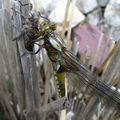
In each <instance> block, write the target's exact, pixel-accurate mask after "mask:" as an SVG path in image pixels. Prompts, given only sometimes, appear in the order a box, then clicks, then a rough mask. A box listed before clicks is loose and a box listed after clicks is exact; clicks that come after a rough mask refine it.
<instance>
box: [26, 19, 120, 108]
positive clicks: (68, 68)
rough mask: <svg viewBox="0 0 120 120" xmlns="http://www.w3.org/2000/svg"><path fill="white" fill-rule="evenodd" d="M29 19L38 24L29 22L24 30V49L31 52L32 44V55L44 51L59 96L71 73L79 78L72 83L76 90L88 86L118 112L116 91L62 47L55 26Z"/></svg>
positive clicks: (62, 93) (119, 103)
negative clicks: (66, 76)
mask: <svg viewBox="0 0 120 120" xmlns="http://www.w3.org/2000/svg"><path fill="white" fill-rule="evenodd" d="M31 19H32V21H37V23H38V24H37V27H36V25H34V22H31V24H30V26H31V27H30V26H29V27H28V28H27V29H26V32H25V35H26V36H27V38H28V39H27V40H26V41H25V48H26V49H27V50H28V51H30V52H33V46H34V44H36V45H38V46H39V49H38V50H37V52H35V53H34V54H37V53H38V52H39V51H40V49H41V48H45V49H46V51H47V53H48V56H49V58H50V60H51V61H52V63H53V68H54V71H55V76H56V77H57V81H58V82H57V83H58V86H59V92H60V95H61V96H64V95H65V87H64V76H65V73H68V74H69V73H73V74H75V75H77V77H78V78H79V79H78V81H77V82H76V81H73V82H76V84H78V88H77V89H79V90H81V88H82V87H79V84H82V85H84V86H89V88H90V91H91V92H92V93H93V94H95V95H96V96H98V97H100V98H101V99H103V100H105V101H107V102H106V104H107V105H110V104H111V103H112V105H113V107H115V108H117V109H116V110H120V94H119V93H118V92H117V91H116V90H112V89H111V87H110V86H109V85H107V84H105V83H104V82H103V81H101V80H100V79H99V78H98V77H97V76H96V75H94V74H92V73H91V72H90V71H89V70H88V69H86V68H85V67H84V66H83V65H82V64H81V63H80V62H79V61H78V60H77V58H76V57H75V56H74V55H73V54H72V52H70V51H68V50H67V49H66V47H65V46H64V45H63V40H62V38H61V37H60V36H59V35H58V34H57V33H55V24H54V23H52V22H50V21H49V20H46V21H43V22H42V23H39V22H38V20H37V19H35V18H31ZM42 40H43V43H42V44H38V43H37V42H38V41H42ZM60 76H62V77H63V78H62V77H60ZM60 79H62V80H60ZM69 81H70V80H69ZM108 100H109V101H108Z"/></svg>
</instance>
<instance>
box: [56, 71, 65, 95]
mask: <svg viewBox="0 0 120 120" xmlns="http://www.w3.org/2000/svg"><path fill="white" fill-rule="evenodd" d="M55 80H56V84H57V89H58V93H59V96H60V97H64V96H65V73H64V72H56V73H55Z"/></svg>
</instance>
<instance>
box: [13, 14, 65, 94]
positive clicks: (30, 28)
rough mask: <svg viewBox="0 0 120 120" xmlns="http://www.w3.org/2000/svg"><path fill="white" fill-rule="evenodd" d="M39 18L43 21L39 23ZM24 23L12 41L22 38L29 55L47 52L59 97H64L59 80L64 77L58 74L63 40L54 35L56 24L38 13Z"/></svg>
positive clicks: (61, 82)
mask: <svg viewBox="0 0 120 120" xmlns="http://www.w3.org/2000/svg"><path fill="white" fill-rule="evenodd" d="M41 18H43V19H44V20H43V21H40V19H41ZM26 21H27V22H25V23H26V24H25V25H24V26H23V31H22V33H21V34H20V35H19V36H17V37H16V38H14V39H13V40H17V39H19V38H20V37H23V38H24V46H25V49H26V50H27V51H28V53H30V54H37V53H38V52H39V51H40V50H41V48H45V49H46V50H47V52H48V56H49V58H50V60H51V61H52V63H53V68H54V73H55V79H56V83H57V87H58V91H59V95H60V96H65V87H64V80H61V78H62V79H64V77H65V76H64V73H61V72H59V73H58V69H59V67H58V66H60V63H59V62H60V60H61V55H60V54H61V51H62V46H63V45H62V44H63V40H62V39H61V38H60V36H59V35H58V34H57V33H55V30H56V24H55V23H53V22H50V21H49V19H48V18H46V17H43V16H42V15H41V14H40V13H37V14H31V16H30V18H28V19H27V20H26ZM39 41H42V42H43V43H42V44H39V43H38V42H39ZM34 45H37V46H38V49H37V50H36V51H34ZM61 76H63V77H61Z"/></svg>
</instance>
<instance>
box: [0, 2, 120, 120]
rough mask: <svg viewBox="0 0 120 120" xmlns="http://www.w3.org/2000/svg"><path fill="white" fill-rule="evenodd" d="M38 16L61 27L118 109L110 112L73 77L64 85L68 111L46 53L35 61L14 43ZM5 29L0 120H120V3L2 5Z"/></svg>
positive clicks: (0, 22)
mask: <svg viewBox="0 0 120 120" xmlns="http://www.w3.org/2000/svg"><path fill="white" fill-rule="evenodd" d="M37 12H40V13H41V15H42V16H45V17H47V18H48V19H49V20H50V21H51V22H54V23H55V24H56V30H55V32H56V33H58V34H59V36H61V38H62V39H63V40H64V42H63V44H64V46H65V47H66V48H67V49H68V50H69V51H71V52H72V53H73V54H74V55H75V56H76V57H77V59H78V61H79V62H80V63H81V64H82V65H83V66H84V67H85V68H86V69H89V71H90V74H96V76H97V77H98V78H100V79H101V81H102V80H103V83H106V84H107V85H108V87H109V88H110V89H111V91H112V90H113V92H114V93H115V95H116V96H117V95H118V103H117V104H116V103H115V106H114V105H112V104H109V106H107V107H106V103H107V102H108V101H111V99H106V97H105V95H103V96H104V98H102V97H99V96H97V95H95V94H96V91H95V93H94V92H93V90H91V89H92V88H90V89H89V86H87V87H86V88H84V87H83V86H82V85H79V82H78V81H77V77H78V76H74V75H72V74H71V75H68V76H67V75H66V77H65V82H64V84H65V92H66V93H65V96H66V97H68V98H69V102H70V106H69V107H68V106H67V107H66V108H64V106H63V105H64V102H65V97H62V98H61V97H59V95H58V91H59V90H58V88H57V85H56V80H55V76H54V70H53V66H52V62H51V61H50V59H49V58H48V55H47V52H46V50H45V49H41V50H40V52H39V53H38V54H36V55H31V54H28V53H27V51H26V49H25V46H24V40H23V39H25V38H24V37H22V38H20V39H19V40H16V41H13V39H14V38H15V37H17V36H19V34H20V33H21V31H22V30H23V26H24V19H27V18H28V17H29V16H30V15H31V14H33V13H37ZM41 19H43V18H40V20H41ZM43 20H44V19H43ZM0 28H1V30H0V120H120V116H118V114H117V113H116V112H114V111H116V109H117V107H116V106H117V105H119V106H120V41H119V39H120V0H0ZM34 49H36V47H35V46H34ZM26 53H27V55H25V56H24V54H26ZM97 77H96V78H95V79H96V80H97ZM61 79H62V77H61ZM80 87H81V88H82V87H83V88H82V89H80ZM87 88H88V90H87ZM103 88H104V87H103ZM79 89H80V90H79ZM85 93H86V94H85ZM101 94H104V93H101ZM108 94H109V95H113V93H108ZM109 95H108V96H109ZM113 96H114V95H113ZM115 99H117V98H115ZM119 110H120V108H119ZM119 110H118V111H117V112H118V113H119V112H120V111H119Z"/></svg>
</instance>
